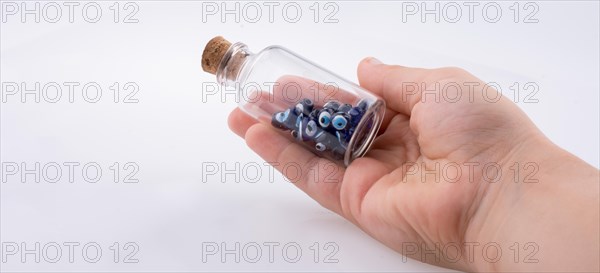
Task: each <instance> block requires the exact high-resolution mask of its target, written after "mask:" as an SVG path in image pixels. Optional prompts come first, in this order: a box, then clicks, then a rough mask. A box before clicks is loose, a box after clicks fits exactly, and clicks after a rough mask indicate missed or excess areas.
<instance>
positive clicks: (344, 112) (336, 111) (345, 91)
mask: <svg viewBox="0 0 600 273" xmlns="http://www.w3.org/2000/svg"><path fill="white" fill-rule="evenodd" d="M216 75H217V80H218V81H219V82H220V83H221V84H222V85H226V86H234V87H235V88H236V89H238V91H239V92H240V103H239V107H240V108H241V109H242V110H243V111H244V112H246V113H247V114H249V115H250V116H252V117H254V118H255V119H257V120H258V121H260V122H263V123H266V124H269V125H270V126H272V127H273V128H275V129H276V130H279V131H281V132H282V133H283V134H285V135H286V136H287V137H290V138H292V139H294V140H295V141H296V142H297V143H300V144H302V145H304V146H305V147H306V148H307V149H308V150H310V151H312V152H314V153H315V154H317V155H319V156H322V157H326V158H329V159H331V160H334V161H337V162H339V163H343V164H344V165H346V166H347V165H349V164H350V163H351V162H352V160H354V159H355V158H358V157H361V156H363V155H364V154H365V153H366V152H367V150H368V149H369V146H370V145H371V143H372V142H373V140H374V138H375V137H376V135H377V131H378V130H379V127H380V125H381V122H382V119H383V115H384V111H385V103H384V101H383V100H382V99H381V98H379V97H377V96H375V95H373V94H371V93H369V92H367V91H366V90H364V89H362V88H361V87H359V86H358V85H356V84H354V83H352V82H350V81H348V80H345V79H343V78H341V77H340V76H338V75H336V74H334V73H332V72H330V71H328V70H326V69H324V68H322V67H320V66H318V65H316V64H314V63H312V62H310V61H308V60H306V59H304V58H302V57H300V56H299V55H297V54H295V53H293V52H291V51H289V50H287V49H285V48H283V47H279V46H270V47H267V48H265V49H264V50H262V51H260V52H259V53H257V54H253V53H252V52H250V51H249V50H248V47H247V46H246V45H244V44H242V43H235V44H233V45H231V47H230V48H229V49H228V51H227V52H226V53H225V55H224V56H223V58H222V60H221V63H220V64H219V68H218V70H217V73H216Z"/></svg>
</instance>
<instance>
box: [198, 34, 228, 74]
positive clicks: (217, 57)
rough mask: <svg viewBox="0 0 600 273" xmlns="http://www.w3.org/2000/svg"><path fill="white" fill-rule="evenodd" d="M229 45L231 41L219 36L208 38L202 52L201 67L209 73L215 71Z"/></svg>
mask: <svg viewBox="0 0 600 273" xmlns="http://www.w3.org/2000/svg"><path fill="white" fill-rule="evenodd" d="M230 46H231V43H230V42H229V41H227V40H225V38H223V37H221V36H217V37H214V38H212V39H210V41H208V43H207V44H206V47H204V52H203V53H202V69H203V70H204V71H206V72H208V73H211V74H215V73H217V68H219V63H220V62H221V59H222V58H223V56H224V55H225V52H227V49H229V47H230Z"/></svg>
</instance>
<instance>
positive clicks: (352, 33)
mask: <svg viewBox="0 0 600 273" xmlns="http://www.w3.org/2000/svg"><path fill="white" fill-rule="evenodd" d="M6 3H7V2H3V10H2V15H3V18H2V19H3V21H2V25H1V28H0V36H1V43H0V45H1V55H0V57H1V65H0V71H1V73H0V76H1V81H2V83H3V84H4V85H6V84H7V83H9V84H10V83H17V84H21V83H25V84H26V87H27V88H28V89H33V88H34V84H35V82H40V84H41V87H40V89H42V87H43V86H44V85H45V84H46V83H49V82H56V83H59V84H61V85H62V84H63V83H64V82H76V83H79V84H80V85H79V86H78V87H75V92H74V98H73V99H74V102H70V101H69V97H68V92H67V91H68V89H67V87H66V86H64V85H62V87H63V88H62V91H63V94H62V97H61V98H60V99H59V101H58V102H56V103H50V102H48V101H46V100H45V99H44V97H41V98H40V102H39V103H36V102H35V100H34V95H27V96H26V97H25V102H22V101H21V93H17V94H16V95H10V94H8V93H9V92H7V89H6V88H3V90H2V96H3V97H2V98H3V101H2V104H0V106H1V111H0V114H1V119H0V121H1V133H0V137H1V142H0V144H1V146H0V148H1V150H0V159H1V161H2V162H3V164H4V165H3V166H5V167H6V166H7V164H12V163H16V164H19V168H20V167H21V165H20V164H21V163H25V166H26V167H27V168H29V169H32V168H34V167H35V162H40V170H39V171H40V172H41V171H42V168H43V167H44V166H45V165H47V163H49V162H57V163H58V164H61V165H62V164H63V163H65V162H77V163H79V164H80V165H79V166H78V167H76V168H75V174H74V181H73V183H70V182H69V181H68V168H67V167H66V166H64V165H63V167H62V177H61V179H60V180H59V181H58V182H56V183H50V182H48V181H45V179H44V177H41V178H40V180H41V181H40V182H39V183H36V182H35V181H34V180H35V179H34V175H27V176H26V179H25V180H26V181H25V183H22V182H21V181H20V180H21V177H20V175H21V172H19V173H17V174H16V175H9V176H6V179H4V177H5V175H6V173H4V171H5V170H3V179H4V180H3V181H2V182H3V183H2V184H1V192H0V198H1V217H0V220H1V230H0V235H1V241H2V243H3V246H5V247H6V246H8V245H9V244H11V245H12V244H14V243H16V244H17V245H18V246H19V248H21V246H22V245H21V243H24V246H25V247H26V248H28V249H34V248H35V243H36V242H39V243H40V248H43V247H44V246H50V245H52V244H51V242H55V243H57V244H59V245H62V252H63V253H62V256H61V258H60V260H59V261H58V262H57V263H49V262H48V261H46V260H45V259H44V258H46V259H52V258H54V256H55V253H54V252H53V251H55V250H54V248H47V250H48V249H50V250H48V253H46V254H44V253H43V249H40V251H41V252H42V253H41V255H42V256H41V257H40V259H41V260H40V262H39V263H36V262H35V261H34V259H35V257H34V255H33V254H28V255H26V256H25V258H26V260H25V261H24V262H23V261H21V256H20V254H21V252H18V253H17V254H16V255H3V257H5V258H6V260H5V261H3V262H2V263H0V266H1V269H2V270H3V271H208V270H211V271H212V270H218V271H236V270H250V271H255V270H277V271H311V270H319V271H334V270H335V271H340V270H346V271H439V270H442V269H440V268H436V267H432V266H429V265H425V264H421V263H419V262H417V261H412V260H408V261H406V260H404V259H403V258H402V256H401V255H399V254H397V253H395V252H393V251H391V250H389V249H387V248H386V247H384V246H382V245H381V244H379V243H378V242H376V241H375V240H373V239H371V238H370V237H368V236H367V235H365V234H364V233H362V232H361V231H360V230H359V229H358V228H356V227H354V226H352V225H351V224H349V223H348V222H346V221H344V220H343V219H342V218H340V217H338V216H336V215H335V214H333V213H331V212H329V211H326V210H325V209H323V208H321V207H320V206H319V205H318V204H316V203H315V202H314V201H312V200H311V199H310V198H309V197H307V196H306V195H305V194H304V193H302V192H301V191H299V190H297V189H296V188H295V187H294V186H293V185H291V184H290V183H289V182H286V181H285V180H284V179H283V178H282V177H281V176H280V175H279V174H274V175H273V176H270V175H269V174H270V171H271V169H270V168H268V167H267V166H264V165H263V161H262V160H261V159H260V158H259V157H257V156H256V155H254V154H253V153H252V152H251V151H250V150H249V149H248V148H247V147H246V146H245V144H244V142H243V141H242V140H241V139H240V138H238V137H237V136H236V135H234V134H233V133H231V132H230V131H229V129H228V128H227V125H226V119H227V115H228V114H229V112H230V111H231V110H232V109H234V108H235V107H236V102H235V99H234V97H233V96H228V97H226V98H225V100H222V99H221V97H219V96H215V95H212V96H205V97H204V98H203V83H208V84H210V83H214V82H215V79H214V76H213V75H209V74H207V73H204V72H203V71H202V70H201V64H200V60H201V53H202V49H203V47H204V45H205V44H206V42H207V41H208V40H209V39H210V38H212V37H213V36H215V35H223V36H225V37H227V38H228V39H229V40H232V41H243V42H245V43H246V44H248V45H249V46H250V48H251V49H252V50H253V51H255V52H258V51H259V50H260V49H262V48H264V47H266V46H269V45H273V44H279V45H283V46H285V47H288V48H289V49H291V50H293V51H295V52H298V53H299V54H300V55H303V56H305V57H307V58H308V59H310V60H313V61H315V62H316V63H319V64H321V65H323V66H324V67H327V68H329V69H330V70H332V71H335V72H337V73H338V74H340V75H342V76H344V77H346V78H348V79H350V80H353V81H356V76H355V75H356V72H355V70H356V65H357V64H358V62H359V61H360V60H361V59H362V58H363V57H366V56H375V57H377V58H379V59H381V60H382V61H384V62H386V63H392V64H402V65H406V66H417V67H441V66H460V67H463V68H466V69H467V70H469V71H471V72H472V73H473V74H475V75H477V76H479V77H480V78H482V79H483V80H485V81H488V82H501V83H503V89H502V91H503V94H504V95H507V96H513V93H512V91H511V90H510V89H509V87H510V86H511V85H513V84H514V83H515V82H516V83H519V84H520V85H521V86H523V84H525V83H528V82H531V83H533V84H535V85H536V86H538V87H539V91H538V92H537V93H536V94H535V95H534V96H533V98H534V99H537V100H538V102H537V103H524V102H523V99H524V97H525V96H526V95H528V94H530V91H527V90H522V94H520V96H519V98H520V99H519V101H518V102H517V104H518V105H519V106H520V107H521V108H522V109H523V110H524V111H525V112H526V113H527V114H528V115H529V117H530V118H531V119H532V120H533V121H534V122H535V123H536V124H537V125H538V126H539V127H540V128H541V130H542V131H543V132H544V133H545V134H546V135H547V136H548V137H549V138H550V139H552V140H553V141H554V142H555V143H557V144H558V145H560V146H562V147H564V148H565V149H566V150H569V151H571V152H572V153H574V154H575V155H577V156H579V157H581V158H582V159H584V160H585V161H587V162H589V163H590V164H592V165H594V166H596V167H598V165H599V147H598V145H599V144H598V139H599V135H598V132H599V128H598V126H599V125H598V124H599V120H598V119H599V112H598V111H599V110H598V104H599V97H598V90H599V78H598V77H599V76H598V75H599V74H600V73H599V29H598V26H599V14H598V11H599V4H598V2H596V1H580V2H567V1H551V2H550V1H548V2H537V3H534V4H533V5H534V7H532V6H529V7H528V9H525V6H524V5H525V4H524V3H521V4H520V5H519V10H520V13H519V15H518V16H517V20H515V13H514V10H511V9H510V7H511V6H513V5H514V3H515V2H513V1H507V2H496V3H498V4H499V5H500V7H501V10H502V14H501V16H500V17H499V19H498V22H496V23H490V22H487V21H486V19H487V20H490V19H494V17H496V15H495V14H494V10H493V9H490V10H488V13H489V14H488V15H487V16H484V15H483V11H482V6H483V5H484V4H485V3H483V2H481V3H478V4H479V6H477V7H475V10H474V11H475V13H474V14H473V15H472V16H473V17H472V19H473V22H470V20H469V16H468V12H469V10H468V7H467V6H465V5H464V4H463V3H461V2H458V5H459V6H460V7H462V10H461V11H462V17H461V18H460V19H459V20H458V22H457V23H450V22H448V21H451V20H452V19H453V18H454V17H455V16H454V15H455V13H454V12H455V9H454V7H452V6H448V7H446V9H445V10H444V9H443V8H444V7H445V5H447V3H445V2H441V3H440V2H438V3H440V11H441V12H442V14H441V17H440V22H439V23H438V22H436V20H435V18H434V15H427V17H425V22H422V20H421V18H420V15H421V13H420V12H419V13H417V14H416V15H412V16H408V17H406V18H405V20H403V18H402V15H403V11H404V14H405V15H406V10H405V9H404V10H403V5H402V3H401V2H369V3H367V2H364V1H352V2H350V1H348V2H337V3H336V2H334V3H333V4H332V5H333V6H334V7H331V6H329V7H328V9H325V6H324V3H321V4H320V5H319V7H318V9H319V10H320V13H319V15H318V17H317V18H316V20H315V17H314V16H315V13H314V10H311V9H310V7H311V6H313V7H315V6H314V4H315V2H313V1H306V2H297V3H298V5H299V6H300V7H301V8H302V14H301V16H300V17H299V19H298V20H299V21H298V22H296V23H290V22H287V21H286V19H287V20H291V19H294V17H296V15H295V13H294V10H293V9H290V10H288V14H286V13H285V12H284V11H283V9H282V6H283V3H280V5H279V6H275V9H274V11H275V13H274V14H273V17H272V18H273V22H270V20H269V15H268V12H269V9H268V7H267V6H265V5H264V3H261V2H257V3H258V4H257V5H258V6H260V7H261V13H262V17H261V18H260V19H259V20H258V22H256V23H252V22H250V21H252V20H253V19H254V17H255V12H256V11H255V9H254V7H253V6H249V7H247V9H246V11H247V12H248V13H246V14H244V13H243V12H244V9H243V7H244V6H245V5H247V3H246V2H241V5H240V12H241V13H242V14H241V15H240V20H239V22H236V20H235V18H234V15H227V16H226V18H225V20H224V22H222V19H221V17H220V16H221V14H222V13H221V12H220V11H219V12H218V13H216V14H215V15H210V16H209V15H208V14H207V13H206V10H204V11H203V5H202V3H201V2H161V1H146V2H134V5H135V6H136V7H138V8H139V10H138V11H137V12H136V13H135V14H134V16H133V17H131V18H130V19H137V20H138V22H137V23H123V20H124V19H125V16H126V15H127V14H129V13H130V12H132V11H133V7H131V6H130V7H129V9H128V10H124V2H123V3H121V4H120V6H119V9H120V10H121V12H120V14H119V16H118V18H117V19H118V23H115V22H114V19H115V18H114V11H113V10H111V9H110V8H109V7H110V6H111V5H114V3H115V2H113V1H107V2H98V3H100V4H99V5H100V7H101V8H102V16H101V17H100V18H99V21H98V22H97V23H88V22H86V21H85V19H90V18H92V19H93V17H94V13H93V9H92V10H88V12H89V14H90V15H89V17H90V18H84V16H83V15H82V6H83V5H84V3H80V5H79V6H75V9H74V10H75V13H74V15H73V19H74V21H73V22H69V18H68V13H67V12H68V8H67V7H66V6H64V3H62V2H57V3H58V5H60V6H61V7H62V17H61V18H60V20H59V21H58V22H57V23H49V22H46V21H45V19H52V18H54V14H53V12H54V9H53V8H52V7H48V8H47V9H46V11H47V12H48V13H47V14H45V15H44V14H43V7H44V5H46V4H47V3H46V2H38V3H40V4H41V6H40V9H42V10H41V12H42V14H41V17H40V22H39V23H36V22H35V18H34V16H33V15H27V17H26V18H25V22H22V21H21V18H20V15H21V13H20V11H19V13H17V14H16V15H7V14H6V13H7V10H5V9H4V7H5V6H4V5H5V4H6ZM16 3H17V4H18V5H20V2H16ZM213 3H216V5H217V6H218V7H219V8H221V7H220V4H221V3H220V2H213ZM415 3H417V6H419V5H420V4H421V2H415ZM27 5H28V6H27V7H28V8H33V7H34V2H30V3H28V4H27ZM434 5H435V3H434V2H428V6H427V7H428V8H430V9H431V8H433V7H434ZM234 6H235V4H234V3H233V2H230V3H229V4H227V7H228V8H229V9H232V8H233V7H234ZM205 7H206V6H205ZM404 7H406V6H404ZM536 7H537V9H534V8H536ZM334 8H335V9H334ZM513 8H514V6H513ZM334 10H335V13H333V16H332V17H330V19H332V20H337V23H335V22H334V23H325V22H324V21H325V16H326V15H328V14H330V13H331V12H333V11H334ZM534 10H536V11H535V13H534V14H533V16H532V17H531V18H529V19H532V20H533V19H535V20H537V23H536V22H533V23H525V22H523V21H524V20H525V17H526V16H527V15H528V14H530V13H531V12H534ZM444 11H446V13H444ZM203 15H206V16H207V17H204V18H203ZM284 15H287V16H284ZM203 21H204V22H203ZM315 21H316V22H315ZM403 21H404V22H403ZM515 21H516V22H515ZM89 82H96V83H98V84H99V85H100V86H101V88H102V97H101V98H100V100H99V101H98V102H97V103H89V102H86V101H85V100H84V98H83V96H82V86H83V85H85V84H86V83H89ZM114 82H119V83H120V84H121V87H123V84H125V83H127V82H134V83H135V84H137V86H139V91H138V92H137V94H135V96H134V97H133V99H137V100H138V102H137V103H123V99H124V98H123V96H124V95H126V94H128V93H129V91H130V90H121V92H120V94H121V97H120V98H119V102H118V103H115V102H114V101H113V94H114V93H113V91H111V90H110V89H109V88H110V86H112V85H113V84H114ZM4 85H3V86H4ZM52 90H54V89H52ZM19 91H21V90H19ZM41 91H42V90H40V92H41ZM52 92H54V91H52ZM49 94H54V93H49ZM89 94H91V95H92V97H93V94H94V93H93V92H92V91H90V93H89ZM205 95H206V93H205ZM52 98H54V95H52V96H50V99H52ZM90 162H95V163H97V164H98V165H99V166H101V169H102V176H101V178H100V181H98V182H96V183H89V182H87V181H86V180H85V179H84V177H82V174H81V171H82V166H83V165H84V164H86V163H90ZM114 162H119V163H120V169H121V171H120V172H119V175H118V177H117V178H118V180H119V183H114V181H113V179H114V171H113V170H111V169H110V168H109V167H110V166H111V165H113V164H114ZM127 162H133V163H134V164H135V166H137V167H139V170H138V171H137V172H136V173H135V174H134V176H133V178H135V179H138V180H139V182H138V183H123V179H124V178H125V176H126V175H127V174H129V173H130V172H131V171H132V170H133V168H129V169H126V170H125V169H123V167H124V164H125V163H127ZM208 165H211V166H217V167H218V170H217V173H216V174H212V172H209V171H207V170H206V166H208ZM256 166H260V167H259V168H258V171H259V173H258V175H259V176H258V177H259V178H258V181H255V180H254V178H255V177H256V176H257V169H256V168H255V167H256ZM224 169H228V170H233V171H231V172H230V174H224V172H222V171H223V170H224ZM49 170H54V169H49ZM92 170H93V169H92ZM50 173H52V171H50ZM90 173H91V175H90V176H92V178H93V176H94V173H93V171H90ZM236 173H237V176H236ZM221 175H224V177H221ZM431 202H435V200H431ZM65 242H75V243H79V246H77V247H75V253H74V254H73V259H74V262H73V263H70V262H69V257H68V256H69V255H68V248H67V247H66V246H64V245H63V244H64V243H65ZM115 242H118V243H119V244H120V248H121V251H120V252H119V253H118V255H117V258H118V261H119V262H115V261H114V260H113V258H114V254H115V252H114V251H113V250H111V249H110V246H112V245H113V244H114V243H115ZM128 242H131V243H134V244H135V245H137V246H138V251H137V253H135V255H134V256H133V258H134V259H137V260H138V262H137V263H123V260H124V259H125V256H126V255H127V254H129V253H130V252H131V251H132V250H133V248H128V249H126V250H124V249H123V247H124V245H125V244H126V243H128ZM207 242H214V243H217V244H218V245H219V246H220V244H221V243H225V244H226V247H227V248H230V249H232V248H235V243H236V242H239V243H240V247H243V246H252V245H254V243H256V244H258V245H263V244H264V243H265V242H274V243H278V244H279V246H277V247H275V253H274V254H273V258H274V262H273V263H270V262H269V257H268V256H269V255H268V252H267V250H268V248H266V247H263V249H262V250H263V253H262V256H261V258H260V260H259V261H258V262H257V263H249V262H247V261H245V260H244V258H249V259H252V258H253V257H254V254H255V252H254V249H249V252H248V253H247V254H248V255H246V256H242V257H241V260H240V262H239V263H236V262H235V260H234V255H227V256H226V260H225V261H224V262H223V261H221V257H220V253H221V252H219V253H218V254H217V255H214V256H207V257H205V258H206V261H205V262H203V260H202V256H203V251H202V249H203V248H202V245H203V243H205V245H206V243H207ZM90 243H91V244H94V243H96V244H97V245H99V246H100V247H101V249H102V256H101V257H100V258H99V261H98V262H96V263H91V262H88V261H86V260H85V259H84V258H88V259H90V258H91V259H93V258H94V257H95V253H94V250H93V248H92V249H91V250H89V249H88V250H89V253H88V256H86V257H84V256H83V254H82V247H83V246H84V245H85V244H90ZM315 243H318V244H319V245H318V247H319V248H320V251H319V253H318V254H316V253H315V251H314V250H311V246H313V245H314V244H315ZM327 243H331V245H335V246H337V249H334V248H333V247H330V248H325V245H326V244H327ZM286 244H293V245H295V246H300V247H301V249H302V255H301V257H300V260H299V261H298V262H296V263H292V262H289V261H286V260H285V258H288V259H289V258H294V256H295V253H294V251H293V248H292V249H291V250H290V251H289V253H288V254H289V255H288V256H285V257H284V256H283V254H282V252H281V251H282V248H283V246H284V245H286ZM313 249H314V248H313ZM19 250H22V249H19ZM288 250H289V249H288ZM3 251H4V249H3ZM332 251H335V253H333V256H332V257H330V258H332V259H334V260H329V261H336V262H334V263H324V262H323V261H324V260H326V258H327V257H326V256H327V254H329V253H332ZM3 254H6V253H5V252H3ZM504 255H507V256H506V257H509V256H510V255H512V254H511V253H509V252H505V253H504ZM315 257H316V261H317V262H316V261H315V260H314V259H315Z"/></svg>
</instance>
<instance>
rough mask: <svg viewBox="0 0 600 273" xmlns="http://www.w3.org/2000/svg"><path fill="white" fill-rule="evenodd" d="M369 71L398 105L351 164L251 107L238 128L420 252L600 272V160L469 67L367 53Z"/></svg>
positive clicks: (471, 261) (308, 182)
mask: <svg viewBox="0 0 600 273" xmlns="http://www.w3.org/2000/svg"><path fill="white" fill-rule="evenodd" d="M358 78H359V81H360V85H361V86H362V87H364V88H365V89H367V90H369V91H370V92H373V93H374V94H376V95H378V96H380V97H382V98H383V99H384V100H385V101H386V103H387V110H386V116H385V118H384V123H383V125H382V128H381V130H380V134H379V136H378V137H377V139H376V140H375V142H374V144H373V146H372V148H371V150H370V151H369V152H368V153H367V155H366V156H365V157H363V158H359V159H356V160H355V161H354V162H353V163H352V164H351V165H350V166H348V167H346V168H344V167H340V166H337V165H334V164H332V163H331V162H330V161H329V160H327V159H323V158H319V157H316V156H315V155H314V154H313V153H311V152H309V151H307V150H306V149H305V148H303V147H301V146H300V145H298V144H296V143H294V142H292V141H291V140H290V139H289V138H287V137H284V136H283V135H282V134H280V133H279V132H277V131H276V130H273V129H272V128H269V126H268V125H265V124H261V123H257V122H256V121H255V120H253V119H252V118H251V117H249V116H248V115H246V114H245V113H243V112H242V111H241V110H240V109H236V110H234V111H233V112H232V113H231V115H230V117H229V126H230V128H231V129H232V131H233V132H235V133H236V134H238V135H239V136H241V137H243V138H244V139H245V140H246V143H247V145H248V146H249V147H250V148H251V149H252V150H253V151H255V152H256V153H257V154H258V155H260V156H261V157H262V158H263V159H264V160H265V161H267V162H276V163H277V164H274V167H275V168H276V169H278V170H279V171H281V172H282V173H283V174H284V175H286V176H287V177H289V178H290V179H291V180H292V182H294V185H296V186H297V187H298V188H300V189H301V190H303V191H304V192H306V193H307V194H308V195H309V196H310V197H312V198H313V199H314V200H316V201H317V202H319V203H320V204H321V205H322V206H324V207H325V208H327V209H329V210H331V211H333V212H335V213H337V214H339V215H341V216H343V217H344V218H346V219H347V220H349V221H351V222H352V223H354V224H355V225H357V226H358V227H360V228H361V229H362V230H363V231H364V232H366V233H367V234H369V235H370V236H372V237H373V238H375V239H377V240H379V241H380V242H381V243H383V244H385V245H387V246H388V247H390V248H392V249H394V250H396V251H398V252H400V253H402V254H404V255H406V256H408V257H411V258H414V259H416V260H419V261H422V262H426V263H430V264H434V265H438V266H442V267H447V268H452V269H458V270H463V271H488V272H489V271H502V272H506V271H537V272H547V271H559V272H561V271H562V272H566V271H569V272H573V271H599V270H600V268H599V267H600V266H599V258H598V257H600V250H599V241H600V238H599V232H598V230H600V227H599V222H600V216H599V214H600V213H599V210H600V209H599V208H600V203H599V192H600V188H599V177H600V175H599V172H598V170H597V169H596V168H594V167H592V166H590V165H589V164H587V163H585V162H584V161H582V160H580V159H578V158H577V157H575V156H574V155H572V154H570V153H568V152H566V151H564V150H563V149H561V148H560V147H558V146H556V145H555V144H553V143H552V142H551V141H550V140H548V139H547V138H546V137H545V136H544V135H543V134H542V133H541V132H540V131H539V130H538V129H537V128H536V126H535V125H534V124H533V123H532V122H531V120H530V119H529V118H528V117H527V116H526V115H525V114H524V113H523V112H522V111H521V110H520V109H519V108H518V107H517V106H516V105H515V104H514V103H512V102H511V101H509V100H508V99H506V98H504V97H502V98H500V99H499V100H498V101H496V100H495V98H496V95H497V94H496V93H497V92H496V91H495V90H493V89H492V88H486V86H485V84H484V83H483V82H482V81H481V80H479V79H477V78H476V77H474V76H473V75H471V74H469V73H468V72H466V71H464V70H462V69H458V68H440V69H421V68H409V67H403V66H397V65H385V64H382V63H381V62H380V61H378V60H377V59H374V58H367V59H365V60H363V61H362V62H361V63H360V65H359V67H358ZM436 83H439V87H438V88H435V87H436ZM456 84H458V86H460V87H461V88H460V91H458V90H459V89H457V88H450V87H449V88H448V89H447V92H446V93H444V92H442V91H440V90H444V88H441V87H444V86H456ZM469 86H471V87H469ZM436 89H437V90H436ZM424 90H427V91H425V92H423V91H424ZM432 90H433V91H432ZM457 92H459V93H457ZM436 94H437V96H438V99H437V100H436V98H435V96H436ZM457 94H460V95H461V96H460V98H458V97H457ZM265 139H268V140H269V141H264V140H265ZM289 164H296V165H300V166H302V168H301V174H300V175H299V174H298V173H297V171H296V169H295V168H287V169H286V168H284V166H286V165H289ZM486 166H487V167H486ZM490 166H491V167H490ZM517 170H518V172H517ZM286 171H289V172H292V173H286ZM517 173H518V175H517ZM485 174H487V175H485ZM498 175H499V176H498ZM325 182H328V183H325ZM331 182H333V183H331ZM485 246H488V248H484V247H485ZM489 246H492V247H491V248H490V247H489ZM497 249H499V250H500V251H501V254H500V255H496V254H497V253H496V250H497ZM484 250H485V251H484Z"/></svg>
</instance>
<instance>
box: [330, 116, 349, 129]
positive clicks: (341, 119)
mask: <svg viewBox="0 0 600 273" xmlns="http://www.w3.org/2000/svg"><path fill="white" fill-rule="evenodd" d="M331 125H333V128H335V129H336V130H344V129H346V126H348V119H347V118H346V117H345V116H344V115H339V114H336V115H334V116H333V118H332V119H331Z"/></svg>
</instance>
